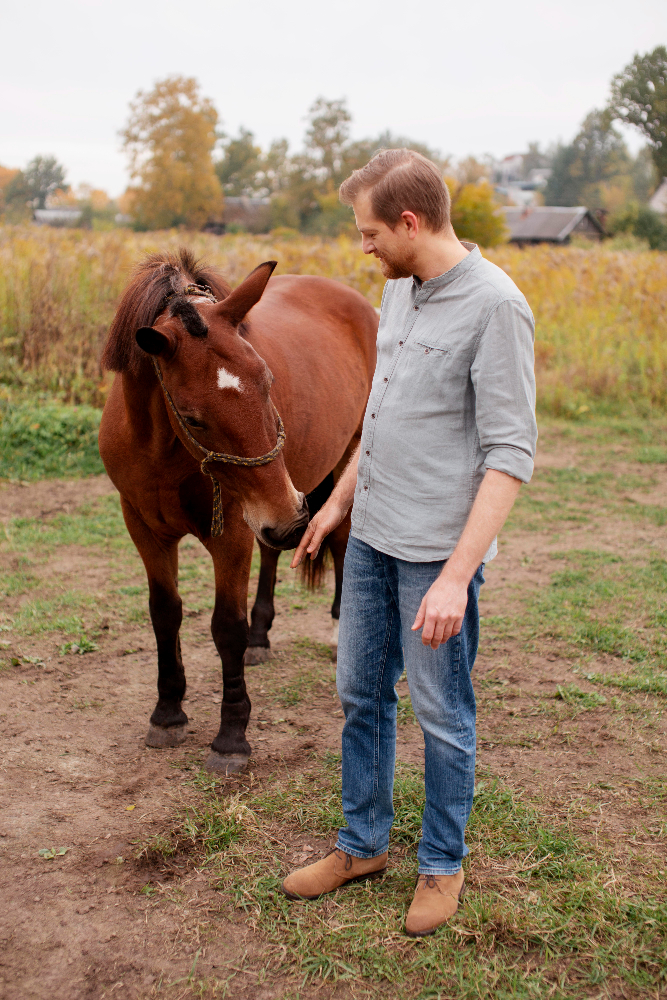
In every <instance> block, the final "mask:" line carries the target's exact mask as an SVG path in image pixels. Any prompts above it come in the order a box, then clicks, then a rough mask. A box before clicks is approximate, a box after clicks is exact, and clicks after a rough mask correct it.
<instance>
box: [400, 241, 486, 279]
mask: <svg viewBox="0 0 667 1000" xmlns="http://www.w3.org/2000/svg"><path fill="white" fill-rule="evenodd" d="M461 243H462V245H463V246H464V247H465V248H466V250H469V251H470V253H469V254H468V255H467V256H466V257H464V258H463V260H460V261H459V262H458V264H455V265H454V267H450V269H449V271H445V273H444V274H439V275H438V276H437V278H429V279H428V281H422V280H421V279H420V278H418V277H417V275H416V274H413V276H412V282H413V284H414V286H415V288H416V289H417V291H421V290H422V289H424V290H425V291H427V292H432V291H435V289H436V288H444V286H445V285H448V284H449V282H450V281H455V280H456V278H458V277H460V275H462V274H465V272H466V271H469V270H470V268H471V267H474V266H475V264H477V263H478V261H480V260H481V259H482V253H481V250H480V249H479V247H478V246H477V244H476V243H467V242H466V241H465V240H461Z"/></svg>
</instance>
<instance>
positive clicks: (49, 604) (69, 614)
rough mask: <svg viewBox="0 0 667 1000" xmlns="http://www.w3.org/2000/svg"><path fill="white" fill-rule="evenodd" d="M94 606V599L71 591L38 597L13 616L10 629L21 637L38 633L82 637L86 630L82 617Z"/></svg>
mask: <svg viewBox="0 0 667 1000" xmlns="http://www.w3.org/2000/svg"><path fill="white" fill-rule="evenodd" d="M94 606H95V600H94V598H92V597H90V596H88V595H86V594H80V593H78V592H77V591H74V590H69V591H66V592H65V593H64V594H60V595H58V597H54V598H51V599H46V598H38V599H36V600H34V601H29V602H28V603H26V604H24V605H23V606H22V607H21V608H19V610H18V611H17V613H16V614H15V615H14V619H13V622H12V628H13V630H14V631H16V632H21V633H22V634H23V635H36V634H39V633H41V632H62V633H64V634H65V635H81V634H82V633H83V630H84V627H85V626H84V622H83V619H82V617H81V615H82V613H83V612H84V611H85V610H87V609H89V608H92V607H94Z"/></svg>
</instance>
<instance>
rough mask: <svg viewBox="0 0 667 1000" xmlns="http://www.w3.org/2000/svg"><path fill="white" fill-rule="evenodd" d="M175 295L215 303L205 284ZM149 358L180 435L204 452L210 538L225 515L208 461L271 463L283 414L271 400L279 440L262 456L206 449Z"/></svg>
mask: <svg viewBox="0 0 667 1000" xmlns="http://www.w3.org/2000/svg"><path fill="white" fill-rule="evenodd" d="M176 294H178V295H197V296H203V297H205V298H208V299H211V301H212V302H217V299H216V298H215V296H214V295H213V293H212V292H211V290H210V289H209V288H208V287H207V286H203V285H187V286H186V287H185V288H184V289H183V291H182V292H177V293H174V295H176ZM170 298H172V296H170ZM151 360H152V362H153V367H154V369H155V374H156V375H157V377H158V381H159V383H160V386H161V388H162V392H163V393H164V398H165V399H166V401H167V403H168V404H169V408H170V409H171V412H172V413H173V414H174V417H175V418H176V423H177V424H178V426H179V428H180V429H181V430H182V432H183V434H184V435H185V437H186V438H187V440H188V441H189V443H190V444H191V445H193V446H194V447H195V448H197V449H198V450H199V451H201V452H203V454H204V458H203V459H202V462H201V465H200V469H201V471H202V472H203V473H204V475H205V476H208V477H209V479H210V480H211V482H212V483H213V517H212V519H211V535H212V536H213V538H217V537H218V536H219V535H221V534H222V531H223V528H224V518H223V514H222V496H221V493H220V483H219V482H218V480H217V479H216V478H215V476H214V475H213V473H212V472H210V470H209V469H208V468H207V465H208V463H209V462H224V463H225V464H226V465H240V466H243V467H244V468H246V469H254V468H257V467H258V466H260V465H269V464H270V463H271V462H273V460H274V459H276V458H277V457H278V455H279V454H280V452H281V451H282V450H283V448H284V446H285V439H286V434H285V425H284V424H283V421H282V417H281V416H280V414H279V413H278V410H277V409H276V407H275V405H274V403H273V402H272V403H271V406H273V412H274V413H275V415H276V417H277V418H278V440H277V441H276V444H275V447H273V448H272V449H271V451H267V453H266V454H265V455H258V456H257V458H245V457H244V456H243V455H226V454H225V453H224V452H222V451H209V449H208V448H205V447H204V445H203V444H200V442H199V441H198V440H197V438H196V437H195V436H194V435H193V434H192V433H191V431H190V429H189V427H188V426H187V424H186V423H185V421H184V420H183V418H182V416H181V415H180V413H179V412H178V410H177V409H176V406H175V405H174V401H173V399H172V398H171V395H170V393H169V390H168V389H167V387H166V385H165V384H164V378H163V377H162V369H161V368H160V365H159V364H158V361H157V358H152V359H151Z"/></svg>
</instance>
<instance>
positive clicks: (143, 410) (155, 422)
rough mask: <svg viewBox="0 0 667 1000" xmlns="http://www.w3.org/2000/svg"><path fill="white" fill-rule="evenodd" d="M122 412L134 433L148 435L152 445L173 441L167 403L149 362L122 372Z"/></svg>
mask: <svg viewBox="0 0 667 1000" xmlns="http://www.w3.org/2000/svg"><path fill="white" fill-rule="evenodd" d="M122 380H123V383H122V393H123V402H124V404H125V412H126V413H127V417H128V421H129V423H130V425H131V427H132V428H133V431H134V434H135V436H137V437H139V438H140V439H142V440H148V439H152V443H153V445H154V446H157V447H160V446H164V447H168V446H170V445H173V442H174V438H175V437H176V433H175V431H174V428H173V427H172V425H171V422H170V420H169V415H168V413H167V404H166V400H165V398H164V393H163V392H162V388H161V386H160V383H159V382H158V380H157V377H156V375H155V371H154V369H153V366H152V364H151V363H150V361H149V360H148V359H146V360H143V359H142V361H141V365H140V367H139V369H138V370H137V371H136V372H133V371H124V372H123V374H122Z"/></svg>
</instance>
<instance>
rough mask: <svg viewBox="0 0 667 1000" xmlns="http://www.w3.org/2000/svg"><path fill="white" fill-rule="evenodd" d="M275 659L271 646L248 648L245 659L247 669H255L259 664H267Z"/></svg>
mask: <svg viewBox="0 0 667 1000" xmlns="http://www.w3.org/2000/svg"><path fill="white" fill-rule="evenodd" d="M271 659H273V653H272V652H271V649H270V647H269V646H248V648H247V649H246V651H245V655H244V657H243V662H244V664H245V666H246V667H254V666H255V665H256V664H257V663H266V661H267V660H271Z"/></svg>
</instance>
